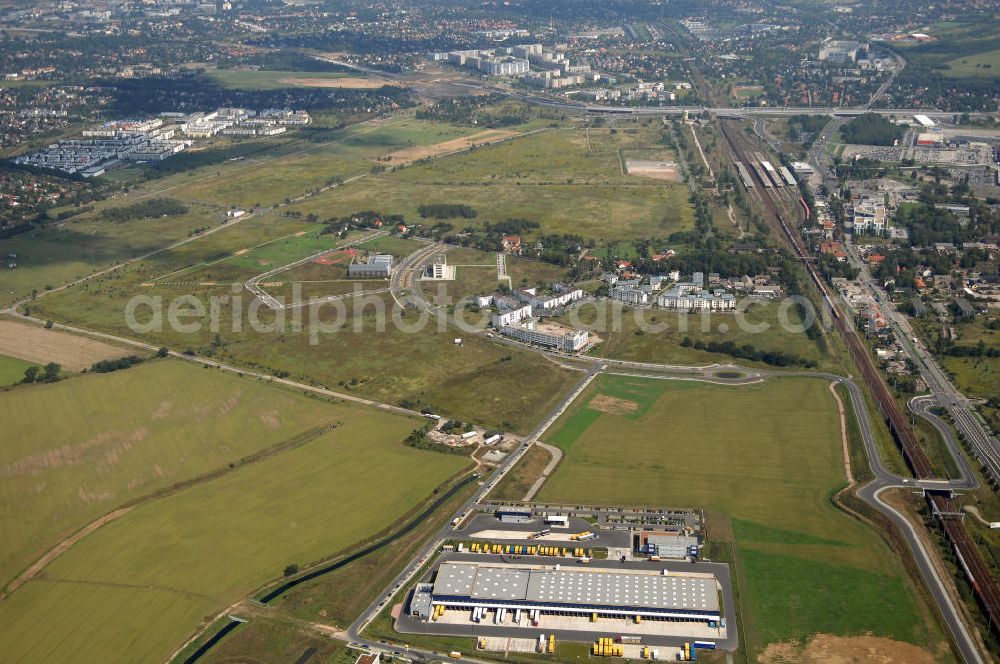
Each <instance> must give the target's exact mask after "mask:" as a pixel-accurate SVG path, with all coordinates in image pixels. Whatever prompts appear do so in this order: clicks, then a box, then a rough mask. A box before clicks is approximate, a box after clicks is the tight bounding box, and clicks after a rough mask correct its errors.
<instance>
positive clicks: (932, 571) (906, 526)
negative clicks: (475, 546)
mask: <svg viewBox="0 0 1000 664" xmlns="http://www.w3.org/2000/svg"><path fill="white" fill-rule="evenodd" d="M417 267H419V260H418V261H414V262H413V263H412V264H411V269H412V268H417ZM408 290H409V293H410V295H411V298H410V302H412V303H414V304H415V305H416V306H418V307H421V308H423V309H426V310H427V311H428V312H430V313H431V314H432V315H437V311H436V309H435V307H434V306H433V305H431V303H430V302H428V301H427V300H426V298H425V297H424V294H423V293H422V292H421V290H420V288H419V287H416V286H413V287H411V288H409V289H408ZM498 340H500V341H502V342H504V343H510V344H511V345H518V346H521V345H522V344H519V343H517V342H514V341H511V340H507V339H500V338H498ZM532 350H538V349H532ZM538 352H541V353H544V354H547V355H550V356H555V357H567V358H568V357H569V356H567V355H565V354H562V353H556V352H550V351H538ZM572 359H574V360H575V361H578V362H583V363H588V362H589V363H592V366H591V369H590V370H589V371H588V372H587V376H586V378H584V379H583V381H581V383H580V384H579V385H578V386H577V388H576V389H574V390H573V392H572V393H571V394H570V395H569V396H568V397H567V398H566V399H564V400H563V401H561V402H560V404H559V405H558V406H557V408H556V410H555V412H554V414H553V415H551V416H550V417H548V418H546V420H545V422H543V423H542V424H541V425H539V427H538V428H536V430H535V431H534V432H532V435H531V436H529V438H528V439H527V442H526V443H525V445H523V446H522V447H521V448H520V450H519V451H518V452H517V453H515V454H511V455H510V456H509V457H508V458H507V459H506V460H505V461H504V463H503V464H502V465H501V466H500V467H499V468H498V469H497V471H496V473H495V474H494V475H493V476H492V477H491V478H490V480H489V481H488V482H487V483H486V484H484V486H483V487H481V489H480V491H478V492H477V493H476V495H475V496H474V497H473V498H472V499H470V501H469V502H468V503H467V504H466V505H463V506H462V511H461V512H460V513H459V514H460V515H461V514H465V513H467V512H468V511H469V510H470V509H471V508H472V507H473V506H474V505H475V503H476V502H478V500H479V499H480V497H481V496H485V495H486V494H487V493H488V492H489V490H490V489H492V488H493V486H495V485H496V483H497V482H498V481H499V480H500V478H502V477H503V476H504V475H505V474H506V473H507V471H508V470H509V469H510V467H511V466H513V464H514V463H516V461H517V459H519V458H520V456H521V454H523V452H524V450H526V449H527V448H528V446H530V445H531V444H532V443H534V442H535V441H536V440H537V439H538V438H539V437H540V436H541V435H542V433H544V431H545V429H547V428H548V426H549V425H550V424H551V423H552V422H553V421H554V420H555V419H556V418H557V417H558V416H559V415H561V414H562V412H563V411H565V409H566V408H567V407H568V406H569V404H570V402H572V401H573V400H574V399H575V398H576V396H577V395H578V394H579V393H580V392H582V391H583V389H584V388H585V387H586V386H587V385H589V384H590V381H592V380H593V378H594V377H595V376H596V375H597V374H598V373H601V372H604V371H609V370H610V371H614V372H616V373H633V374H635V373H638V372H641V371H654V372H657V373H658V374H660V377H673V378H687V379H689V380H692V379H693V380H704V381H708V382H714V383H726V384H741V383H742V384H745V383H750V382H757V381H760V380H763V379H765V378H767V377H779V376H804V377H810V378H822V379H826V380H829V381H834V382H837V383H839V384H841V385H844V387H845V388H846V389H847V391H848V394H849V395H850V399H851V406H852V409H853V411H854V417H855V420H856V421H857V423H858V428H859V430H860V431H861V437H862V441H863V443H864V447H865V453H866V456H867V457H868V464H869V467H870V468H871V471H872V473H873V474H874V475H875V479H873V480H872V481H871V482H869V483H868V484H866V485H864V486H862V487H860V488H859V489H858V490H857V495H858V497H859V498H861V499H862V500H863V501H865V502H866V503H867V504H869V505H870V506H872V507H873V508H875V509H876V510H878V511H879V512H880V513H882V514H883V515H885V517H886V518H888V519H889V520H890V521H891V522H892V523H893V524H895V526H896V527H897V528H898V529H899V531H900V533H901V534H902V536H903V539H904V540H905V541H906V543H907V546H909V548H910V552H911V553H912V555H913V558H914V561H915V562H916V565H917V568H918V569H919V571H920V575H921V577H922V578H923V580H924V583H925V584H926V585H927V588H928V590H929V592H930V593H931V596H932V597H933V598H934V601H935V603H936V604H937V606H938V609H939V611H940V612H941V615H942V618H943V619H944V622H945V624H946V625H947V626H948V630H949V632H950V633H951V636H952V638H953V640H954V642H955V645H956V647H957V648H958V651H959V653H960V654H961V657H962V659H963V660H964V661H965V662H970V663H975V664H978V663H980V662H983V661H984V660H983V658H982V656H981V654H980V652H979V647H978V642H977V641H976V639H975V638H974V637H973V636H972V635H971V634H970V633H969V630H968V629H967V627H966V625H965V622H964V620H963V618H962V614H961V613H960V611H959V608H958V607H957V606H956V605H955V603H954V601H953V600H952V597H951V595H950V594H949V592H948V590H947V585H946V584H947V583H950V581H949V580H945V579H942V578H941V577H940V575H939V574H938V571H937V567H936V566H935V565H934V562H933V561H934V557H935V556H936V555H937V553H936V552H934V551H928V550H927V548H926V547H925V546H924V542H923V540H922V539H921V538H920V536H919V534H918V533H917V530H916V528H915V527H914V525H913V524H912V523H911V522H910V521H909V520H908V519H907V518H906V517H905V516H904V515H903V514H901V513H900V512H899V511H897V510H896V509H895V508H894V507H893V506H892V505H890V504H889V503H888V502H886V501H884V500H883V499H882V494H883V492H885V491H887V490H890V489H919V488H924V487H926V488H933V489H953V490H958V489H975V488H977V487H978V486H979V483H978V481H977V480H976V478H975V475H974V474H973V473H972V471H971V469H970V468H969V466H968V463H967V462H966V461H965V457H964V456H963V454H962V452H961V450H960V449H959V444H958V441H957V440H955V438H954V436H953V434H952V433H951V430H950V429H949V428H948V427H947V426H946V425H945V424H944V422H943V421H941V420H940V418H938V417H936V416H935V415H933V414H932V413H930V412H929V411H928V410H927V409H928V408H930V407H931V406H933V405H934V402H933V401H932V399H933V397H932V396H928V397H918V398H915V399H913V400H912V401H911V402H910V408H911V410H913V412H914V413H915V414H916V415H918V416H920V417H923V418H925V419H927V420H928V421H929V422H930V423H931V424H932V425H933V426H934V427H935V429H937V430H938V431H939V432H940V433H941V435H942V436H943V438H944V440H945V443H946V445H947V446H948V449H949V451H950V452H951V454H952V456H953V457H954V459H955V463H956V465H957V467H958V469H959V473H960V475H961V477H960V478H958V479H943V480H920V481H918V480H914V479H913V478H908V477H902V476H900V475H896V474H895V473H893V472H891V471H890V470H889V469H888V468H886V467H885V465H884V464H883V463H882V458H881V455H880V452H879V449H878V445H877V443H876V441H875V434H874V431H873V428H872V421H871V419H870V416H869V412H868V406H867V404H866V403H865V400H864V397H863V395H862V392H861V388H860V387H859V386H858V384H857V383H855V382H854V381H853V380H852V379H850V378H847V377H844V376H839V375H837V374H832V373H824V372H805V371H791V372H780V371H765V370H758V369H749V368H746V367H741V366H739V365H708V366H704V367H692V366H679V365H666V364H655V363H644V362H627V361H622V360H614V359H610V358H602V357H590V356H573V358H572ZM612 367H613V369H612ZM727 372H735V373H739V374H740V377H739V378H734V379H725V378H720V377H719V374H720V373H722V374H724V373H727ZM671 374H672V375H671ZM450 532H451V528H450V526H449V527H447V528H445V529H444V530H443V531H442V533H441V537H440V538H435V541H434V542H432V543H429V544H428V546H427V547H425V549H424V550H423V555H421V561H420V563H419V564H417V565H416V566H415V567H414V568H413V569H412V570H410V569H409V568H408V569H407V571H405V572H404V573H403V574H401V575H400V577H399V579H397V580H396V581H394V583H393V585H392V586H390V590H389V592H388V594H387V595H385V596H384V598H380V600H377V601H376V604H375V605H373V606H372V607H369V610H368V611H366V612H365V614H363V615H362V616H361V618H359V619H358V620H357V621H356V622H355V623H354V624H353V625H352V626H351V628H350V630H349V631H348V634H349V635H350V636H351V638H353V639H355V640H358V641H360V642H364V641H363V640H362V639H361V638H360V636H359V635H360V632H361V631H363V629H364V628H365V627H366V626H367V624H368V623H369V622H370V621H371V620H372V619H373V618H374V617H375V615H377V613H378V611H379V610H380V609H381V607H382V606H384V605H385V604H386V603H388V602H389V600H390V599H391V597H392V595H393V594H394V593H395V590H394V589H395V588H397V587H398V586H397V585H396V584H397V583H402V584H405V583H406V582H408V581H409V580H410V579H411V578H412V575H413V573H415V572H416V570H417V569H419V567H420V566H422V565H423V563H424V561H426V560H427V559H429V557H430V556H431V555H432V554H433V552H434V550H435V549H436V548H437V547H438V545H439V543H440V541H441V540H443V539H447V535H448V534H449V533H450ZM369 645H374V644H369Z"/></svg>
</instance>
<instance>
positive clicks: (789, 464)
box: [539, 375, 941, 653]
mask: <svg viewBox="0 0 1000 664" xmlns="http://www.w3.org/2000/svg"><path fill="white" fill-rule="evenodd" d="M839 428H840V426H839V418H838V415H837V410H836V405H835V402H834V401H833V399H832V397H831V395H830V392H829V391H828V389H827V383H826V382H824V381H821V380H813V379H805V378H783V379H771V380H769V381H768V382H766V383H764V384H759V385H754V386H749V387H731V386H718V385H710V384H705V383H697V382H680V381H658V380H653V379H641V378H633V377H622V376H606V375H605V376H601V377H599V378H598V379H597V380H595V382H594V383H593V385H591V387H590V388H588V390H587V391H586V392H585V393H584V394H583V396H581V398H580V399H579V400H578V402H577V403H576V404H575V405H574V406H573V407H572V408H571V409H570V410H569V411H567V413H566V414H565V415H564V416H563V417H562V418H561V419H560V420H559V421H558V422H557V423H556V425H555V426H554V428H553V430H552V432H551V433H550V434H548V435H547V437H546V441H547V442H549V443H552V444H555V445H558V446H559V447H561V448H562V449H563V450H564V452H565V457H564V459H563V461H562V463H561V464H560V466H559V467H558V468H557V469H556V471H555V473H554V474H553V475H552V477H551V478H550V479H549V481H548V482H547V483H546V484H545V486H544V487H543V488H542V491H541V493H540V496H539V499H540V500H543V501H569V502H571V503H572V502H573V501H586V502H593V503H597V504H625V505H667V506H670V505H674V506H692V507H697V508H704V509H705V510H707V511H709V512H710V515H709V529H710V530H714V532H715V533H716V535H715V536H716V537H717V538H721V539H730V538H731V539H733V540H734V541H735V546H736V557H737V571H738V582H739V586H740V588H739V592H740V596H741V604H742V612H743V614H744V616H745V619H746V624H745V629H746V635H747V639H748V642H749V645H750V650H751V653H756V652H759V651H760V650H761V649H762V648H763V647H764V646H765V645H767V644H769V643H774V642H778V641H789V640H799V641H800V642H804V641H805V640H807V639H808V637H809V636H811V635H812V634H815V633H829V634H835V635H860V634H863V633H865V632H869V631H870V632H872V633H874V634H875V635H879V636H888V637H891V638H894V639H897V640H901V641H907V642H911V643H915V644H918V645H921V646H925V647H927V646H930V647H932V648H936V647H937V646H938V645H939V643H940V640H941V635H940V633H939V632H938V631H937V628H936V627H935V626H934V624H933V623H932V622H930V621H929V619H928V616H927V611H926V609H925V608H924V606H923V605H922V604H921V603H920V601H919V599H918V598H917V596H916V594H915V591H914V589H913V588H912V586H911V584H910V581H909V580H908V579H907V578H905V577H904V573H903V571H902V569H901V568H900V564H899V561H898V560H897V559H896V557H895V554H893V553H892V552H891V551H890V550H889V549H888V548H887V547H886V546H885V545H884V543H883V542H882V540H881V539H880V538H879V537H878V535H876V533H874V532H873V531H871V530H869V529H868V528H867V527H866V526H864V525H863V524H861V523H860V522H858V521H856V520H855V519H853V518H851V517H849V516H847V515H846V514H844V513H842V512H840V511H838V510H837V509H836V508H835V507H834V505H833V504H832V503H831V502H830V496H831V494H832V493H833V492H835V491H836V490H837V489H838V488H840V487H841V486H843V485H844V484H845V480H844V476H843V461H842V445H841V439H840V431H839ZM730 524H731V530H730ZM720 533H722V536H721V537H720Z"/></svg>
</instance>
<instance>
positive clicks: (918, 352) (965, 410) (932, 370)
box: [846, 242, 1000, 483]
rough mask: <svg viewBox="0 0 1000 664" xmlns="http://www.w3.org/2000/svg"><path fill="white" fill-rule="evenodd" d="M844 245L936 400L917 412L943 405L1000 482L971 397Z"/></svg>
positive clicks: (996, 457) (997, 448)
mask: <svg viewBox="0 0 1000 664" xmlns="http://www.w3.org/2000/svg"><path fill="white" fill-rule="evenodd" d="M846 247H847V255H848V258H849V259H850V262H851V265H852V266H853V267H855V268H857V269H858V270H859V274H858V277H859V279H860V280H861V283H862V284H864V286H865V288H866V289H867V290H868V292H869V293H870V294H871V295H872V297H874V298H875V302H876V304H877V305H878V308H879V311H880V312H881V313H882V316H883V318H885V320H886V322H887V323H889V325H890V328H891V329H892V332H893V335H894V336H895V337H896V340H897V341H898V342H899V345H900V346H902V347H903V351H904V352H905V353H906V356H907V357H908V358H909V359H910V361H911V362H913V364H914V366H915V367H917V371H918V372H919V374H920V377H921V378H923V380H924V382H925V383H926V384H927V388H928V389H929V390H930V392H931V397H933V400H934V401H935V402H936V404H934V403H929V401H930V400H929V399H927V400H924V401H922V402H921V403H922V407H921V411H920V413H919V414H921V415H922V416H926V415H927V414H928V413H927V409H928V408H929V407H931V406H934V405H938V406H940V407H941V408H944V409H945V410H946V411H947V412H948V414H949V415H951V419H952V421H953V422H954V423H955V427H956V428H957V429H958V431H959V432H960V433H961V434H962V437H963V438H964V439H965V440H966V441H968V443H969V446H970V448H971V450H972V452H973V454H974V455H975V457H976V458H977V459H978V460H979V461H980V462H981V463H982V464H983V465H984V466H985V467H986V472H987V473H988V474H989V475H990V476H991V478H992V479H993V481H995V482H998V483H1000V442H998V441H997V439H996V437H995V436H994V435H993V434H992V433H991V432H990V431H989V429H988V428H987V427H986V426H985V425H984V424H983V422H982V421H981V420H980V419H979V417H978V416H977V415H976V412H975V410H974V408H973V406H972V403H971V402H970V400H969V399H968V398H966V397H965V395H963V394H962V392H961V391H960V390H959V389H958V388H957V387H955V385H954V384H953V383H952V382H951V380H950V379H949V378H948V376H947V375H945V373H944V371H942V370H941V367H940V366H938V363H937V361H936V360H935V359H934V356H933V355H932V354H931V353H928V352H927V350H926V349H925V348H924V346H923V344H921V343H920V341H919V340H918V339H917V337H916V335H915V334H914V333H913V328H912V327H911V326H910V322H909V321H908V320H907V319H906V316H905V315H903V314H901V313H900V312H899V311H897V310H896V308H895V307H893V306H892V304H891V303H890V301H889V295H888V293H886V292H885V290H884V289H883V288H882V287H881V286H880V285H879V283H878V280H876V279H875V278H874V277H873V276H872V273H871V270H869V269H868V265H867V263H865V261H863V260H862V259H861V256H860V255H859V253H858V250H857V248H856V247H855V246H854V245H853V244H852V243H851V242H847V244H846ZM935 426H936V425H935ZM939 430H940V429H939ZM948 440H949V437H945V441H946V442H947V441H948ZM952 454H953V455H954V456H955V461H956V463H958V462H959V461H960V460H961V459H963V457H962V454H961V450H959V449H957V448H955V449H953V451H952Z"/></svg>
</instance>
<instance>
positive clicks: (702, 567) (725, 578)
mask: <svg viewBox="0 0 1000 664" xmlns="http://www.w3.org/2000/svg"><path fill="white" fill-rule="evenodd" d="M441 559H442V562H443V561H445V560H467V561H474V562H489V563H519V564H524V565H552V564H554V563H559V562H560V560H561V561H563V563H566V562H569V563H573V561H572V560H571V559H566V558H556V559H553V558H551V557H546V556H518V557H516V558H511V557H507V556H494V555H484V554H476V553H471V554H460V553H446V554H443V555H442V556H441ZM587 567H589V568H592V569H593V568H596V569H616V570H617V569H630V570H647V571H648V570H661V569H667V570H670V571H671V572H696V573H702V574H712V575H714V576H715V577H716V579H718V581H719V584H720V585H721V586H722V608H723V615H724V616H726V638H709V639H707V640H711V641H715V643H716V644H717V645H718V647H719V648H720V649H723V650H734V649H736V647H737V646H738V645H739V639H738V637H737V631H738V630H737V628H736V623H735V620H734V618H733V616H735V615H736V603H735V601H734V599H733V590H732V579H731V577H730V570H729V565H727V564H725V563H712V562H696V563H690V562H682V561H661V562H656V563H650V562H645V561H632V562H628V563H625V564H622V563H621V562H619V561H616V560H592V561H591V562H590V563H589V564H588V565H587ZM429 577H430V573H429V572H428V574H427V575H425V576H424V579H422V580H425V581H426V580H427V579H429ZM603 622H604V624H605V625H608V623H609V621H607V620H605V621H603ZM600 624H601V622H598V623H596V624H595V629H593V630H589V629H587V630H568V629H553V628H551V627H530V626H528V625H527V624H525V625H524V626H514V625H494V624H493V623H492V622H490V621H483V622H481V623H478V624H476V623H473V622H469V623H464V624H457V625H456V624H444V623H436V622H425V621H422V620H419V619H415V618H411V617H410V616H409V615H407V614H406V612H403V613H401V614H400V617H399V619H398V620H397V621H396V625H397V630H398V631H400V632H403V633H408V634H425V635H427V634H430V635H434V634H438V635H450V636H468V637H470V638H472V637H476V636H499V637H511V638H521V639H530V638H538V634H539V633H540V632H541V631H543V630H544V632H545V633H546V634H554V635H555V637H556V641H577V642H584V643H586V642H588V641H596V640H597V637H599V636H607V635H608V634H614V633H615V628H614V627H611V626H606V627H604V628H600V627H598V626H599V625H600ZM691 640H692V637H690V636H688V637H683V636H647V635H643V636H642V643H643V645H657V646H683V645H684V643H685V642H686V641H691Z"/></svg>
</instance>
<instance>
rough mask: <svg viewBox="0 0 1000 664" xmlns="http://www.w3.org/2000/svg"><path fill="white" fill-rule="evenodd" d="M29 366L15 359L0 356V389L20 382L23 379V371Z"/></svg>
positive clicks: (27, 363)
mask: <svg viewBox="0 0 1000 664" xmlns="http://www.w3.org/2000/svg"><path fill="white" fill-rule="evenodd" d="M30 366H31V362H25V361H24V360H22V359H20V358H17V357H8V356H7V355H0V387H7V386H8V385H13V384H15V383H18V382H20V380H21V379H22V378H24V370H25V369H27V368H28V367H30Z"/></svg>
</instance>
